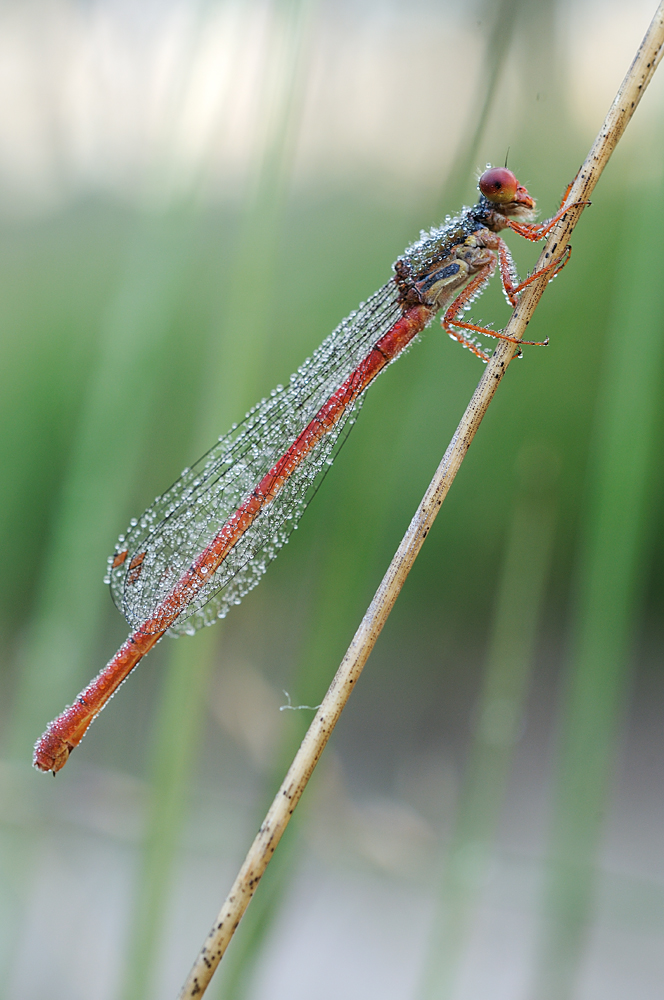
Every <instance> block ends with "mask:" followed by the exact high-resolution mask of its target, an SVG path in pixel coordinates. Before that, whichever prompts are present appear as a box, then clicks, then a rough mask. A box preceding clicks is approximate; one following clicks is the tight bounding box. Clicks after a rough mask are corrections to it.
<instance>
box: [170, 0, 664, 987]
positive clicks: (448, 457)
mask: <svg viewBox="0 0 664 1000" xmlns="http://www.w3.org/2000/svg"><path fill="white" fill-rule="evenodd" d="M663 45H664V0H662V2H661V3H660V5H659V7H658V9H657V12H656V14H655V16H654V18H653V21H652V23H651V25H650V27H649V29H648V31H647V33H646V35H645V38H644V39H643V42H642V43H641V46H640V48H639V50H638V52H637V54H636V56H635V58H634V61H633V62H632V65H631V66H630V68H629V70H628V72H627V75H626V77H625V79H624V80H623V83H622V85H621V87H620V89H619V91H618V94H617V95H616V98H615V100H614V102H613V104H612V105H611V108H610V109H609V112H608V114H607V116H606V119H605V120H604V124H603V125H602V128H601V129H600V131H599V133H598V135H597V138H596V139H595V141H594V143H593V145H592V147H591V149H590V152H589V153H588V156H587V157H586V160H585V162H584V163H583V165H582V167H581V169H580V170H579V172H578V174H577V176H576V178H575V180H574V183H573V184H572V186H571V188H570V191H569V194H568V199H567V200H568V203H569V204H571V205H572V203H574V204H573V205H572V207H571V208H570V209H569V211H568V212H567V213H565V215H564V216H563V218H562V219H561V220H560V222H559V223H558V224H557V225H556V226H555V227H554V229H553V230H552V232H551V233H550V234H549V237H548V239H547V241H546V244H545V246H544V249H543V250H542V253H541V255H540V258H539V261H538V262H537V267H536V270H543V269H545V268H546V267H547V265H549V264H550V263H551V261H552V260H554V259H556V258H558V257H560V255H561V254H562V253H563V252H564V251H565V248H566V247H567V244H568V242H569V238H570V235H571V233H572V231H573V229H574V227H575V226H576V223H577V222H578V220H579V217H580V215H581V212H582V211H583V208H584V205H583V204H581V203H583V202H587V200H588V198H589V196H590V194H591V192H592V191H593V189H594V187H595V185H596V184H597V181H598V180H599V178H600V176H601V174H602V171H603V170H604V167H605V166H606V164H607V162H608V160H609V158H610V156H611V153H612V152H613V150H614V149H615V147H616V145H617V143H618V142H619V140H620V138H621V136H622V134H623V132H624V131H625V128H626V126H627V124H628V122H629V120H630V119H631V117H632V115H633V114H634V111H635V110H636V107H637V105H638V103H639V101H640V99H641V97H642V96H643V93H644V91H645V89H646V87H647V86H648V84H649V83H650V80H651V79H652V76H653V74H654V72H655V69H656V68H657V65H658V64H659V61H660V59H661V57H662V51H663V49H662V46H663ZM547 283H548V278H547V275H546V274H543V275H542V277H541V278H539V279H538V280H536V281H534V282H533V283H532V284H530V285H528V287H527V288H526V289H524V292H523V294H522V296H521V298H520V300H519V302H518V304H517V306H516V308H515V310H514V312H513V313H512V316H511V318H510V321H509V323H508V324H507V327H506V328H505V333H506V334H507V335H508V336H510V337H513V338H514V339H515V341H516V342H517V343H512V342H509V341H501V342H500V343H499V344H498V346H497V348H496V350H495V352H494V354H493V356H492V358H491V360H490V361H489V363H488V364H487V366H486V368H485V370H484V374H483V376H482V378H481V379H480V382H479V384H478V386H477V388H476V389H475V392H474V393H473V396H472V399H471V400H470V403H469V404H468V407H467V409H466V412H465V413H464V415H463V417H462V419H461V422H460V424H459V426H458V427H457V430H456V431H455V433H454V436H453V438H452V440H451V442H450V444H449V446H448V448H447V451H446V452H445V455H444V456H443V460H442V462H441V463H440V465H439V466H438V469H437V470H436V474H435V475H434V478H433V479H432V481H431V483H430V485H429V488H428V489H427V491H426V493H425V495H424V497H423V499H422V501H421V503H420V505H419V507H418V508H417V511H416V512H415V516H414V517H413V519H412V521H411V523H410V525H409V527H408V530H407V531H406V534H405V535H404V537H403V539H402V541H401V544H400V545H399V548H398V549H397V552H396V554H395V556H394V558H393V559H392V562H391V563H390V566H389V568H388V570H387V572H386V574H385V576H384V577H383V580H382V582H381V584H380V586H379V588H378V590H377V591H376V594H375V595H374V598H373V600H372V602H371V604H370V606H369V608H368V610H367V612H366V614H365V616H364V618H363V619H362V621H361V623H360V626H359V628H358V630H357V632H356V633H355V635H354V637H353V641H352V642H351V644H350V646H349V648H348V651H347V652H346V655H345V656H344V658H343V660H342V662H341V665H340V666H339V669H338V670H337V673H336V674H335V677H334V679H333V681H332V683H331V685H330V687H329V689H328V692H327V694H326V695H325V698H324V700H323V702H322V704H321V706H320V708H319V709H318V711H317V712H316V717H315V718H314V720H313V722H312V723H311V726H310V727H309V729H308V731H307V734H306V736H305V737H304V740H303V741H302V744H301V746H300V749H299V750H298V752H297V754H296V755H295V758H294V760H293V763H292V764H291V766H290V768H289V770H288V773H287V775H286V777H285V779H284V781H283V784H282V785H281V787H280V789H279V791H278V792H277V795H276V797H275V799H274V801H273V803H272V805H271V806H270V809H269V811H268V813H267V815H266V817H265V819H264V821H263V823H262V825H261V828H260V830H259V831H258V833H257V835H256V838H255V840H254V842H253V844H252V845H251V847H250V849H249V853H248V854H247V857H246V859H245V861H244V864H243V865H242V867H241V869H240V871H239V873H238V875H237V878H236V879H235V882H234V883H233V886H232V888H231V891H230V893H229V895H228V897H227V898H226V900H225V902H224V904H223V906H222V908H221V911H220V913H219V915H218V917H217V919H216V920H215V922H214V924H213V927H212V929H211V931H210V933H209V935H208V937H207V939H206V941H205V944H204V945H203V948H202V949H201V952H200V954H199V956H198V958H197V959H196V962H195V963H194V966H193V968H192V970H191V972H190V973H189V976H188V977H187V980H186V982H185V984H184V986H183V987H182V990H181V992H180V994H179V1000H192V998H194V997H200V996H202V994H203V993H204V992H205V990H206V988H207V986H208V984H209V982H210V980H211V978H212V976H213V974H214V971H215V969H216V968H217V966H218V964H219V962H220V961H221V958H222V957H223V954H224V952H225V951H226V948H227V947H228V944H229V942H230V940H231V938H232V936H233V934H234V933H235V930H236V928H237V926H238V924H239V922H240V920H241V918H242V915H243V914H244V912H245V910H246V908H247V906H248V905H249V901H250V900H251V897H252V896H253V894H254V892H255V891H256V887H257V886H258V883H259V881H260V879H261V878H262V876H263V874H264V872H265V869H266V868H267V865H268V863H269V861H270V858H271V857H272V855H273V854H274V851H275V850H276V847H277V844H278V843H279V840H280V839H281V836H282V834H283V832H284V830H285V829H286V826H287V825H288V822H289V820H290V817H291V816H292V814H293V811H294V810H295V807H296V805H297V803H298V802H299V800H300V797H301V795H302V793H303V791H304V789H305V788H306V785H307V782H308V781H309V778H310V777H311V774H312V773H313V770H314V768H315V766H316V764H317V763H318V760H319V759H320V756H321V754H322V752H323V750H324V748H325V746H326V744H327V741H328V740H329V738H330V736H331V734H332V731H333V729H334V727H335V725H336V723H337V720H338V719H339V716H340V715H341V712H342V710H343V708H344V706H345V704H346V702H347V701H348V698H349V697H350V693H351V691H352V690H353V687H354V685H355V682H356V681H357V679H358V677H359V676H360V674H361V672H362V669H363V667H364V664H365V663H366V661H367V659H368V657H369V654H370V653H371V650H372V649H373V647H374V645H375V643H376V640H377V639H378V636H379V635H380V633H381V630H382V628H383V626H384V624H385V622H386V621H387V618H388V616H389V614H390V611H391V610H392V608H393V607H394V604H395V601H396V599H397V597H398V595H399V592H400V590H401V588H402V586H403V584H404V582H405V580H406V577H407V576H408V573H409V572H410V569H411V567H412V565H413V563H414V562H415V559H416V557H417V554H418V552H419V551H420V549H421V547H422V545H423V543H424V539H425V538H426V536H427V534H428V533H429V530H430V528H431V526H432V524H433V522H434V520H435V517H436V514H437V513H438V511H439V509H440V507H441V505H442V503H443V500H444V499H445V497H446V496H447V493H448V491H449V488H450V486H451V485H452V482H453V481H454V477H455V476H456V474H457V472H458V470H459V467H460V465H461V463H462V461H463V459H464V458H465V455H466V452H467V451H468V449H469V447H470V444H471V442H472V440H473V438H474V436H475V434H476V432H477V429H478V428H479V425H480V423H481V421H482V418H483V416H484V414H485V413H486V411H487V409H488V406H489V404H490V402H491V400H492V399H493V397H494V394H495V392H496V389H497V388H498V385H499V383H500V382H501V380H502V378H503V375H504V374H505V372H506V370H507V367H508V365H509V363H510V361H511V360H512V358H513V357H514V354H515V352H516V350H517V344H518V341H520V340H521V339H522V338H523V335H524V333H525V330H526V327H527V326H528V323H529V322H530V320H531V318H532V315H533V313H534V311H535V308H536V307H537V304H538V302H539V300H540V298H541V297H542V293H543V292H544V289H545V287H546V285H547Z"/></svg>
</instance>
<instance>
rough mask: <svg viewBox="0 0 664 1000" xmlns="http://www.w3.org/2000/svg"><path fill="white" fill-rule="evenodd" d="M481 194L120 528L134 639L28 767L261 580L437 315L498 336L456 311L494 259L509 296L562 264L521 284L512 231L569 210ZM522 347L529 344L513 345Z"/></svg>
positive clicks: (533, 233)
mask: <svg viewBox="0 0 664 1000" xmlns="http://www.w3.org/2000/svg"><path fill="white" fill-rule="evenodd" d="M479 189H480V198H479V201H478V202H477V204H476V205H474V206H473V207H472V208H464V209H463V211H462V212H461V213H460V214H459V215H458V216H455V217H454V218H447V219H446V220H445V223H444V224H443V225H442V226H440V227H438V228H435V229H432V230H431V231H429V232H423V233H422V234H421V236H420V239H419V240H417V242H416V243H413V245H412V246H410V247H408V249H407V250H406V251H405V252H404V253H403V255H402V256H401V257H399V259H398V260H397V262H396V264H395V265H394V275H393V276H392V278H390V280H389V281H388V282H387V284H386V285H384V286H383V287H382V288H381V289H380V290H379V291H377V292H376V293H375V294H374V295H372V296H371V298H370V299H368V300H367V301H366V302H364V303H362V305H360V307H359V308H358V309H357V311H356V312H354V313H351V315H350V316H348V318H347V319H345V320H344V321H343V322H342V323H341V324H340V325H339V326H338V327H337V329H336V330H335V331H334V332H333V333H332V334H331V335H330V336H329V337H328V338H327V340H324V341H323V343H322V344H321V346H320V347H319V348H318V350H317V351H315V352H314V354H313V355H312V356H311V357H310V358H309V359H308V360H307V361H305V362H304V364H303V365H302V367H301V368H299V369H298V371H297V372H295V374H294V375H292V376H291V379H290V382H289V383H288V385H286V386H281V385H280V386H277V388H276V389H275V390H274V391H273V392H272V393H271V395H270V396H269V397H268V398H267V399H264V400H262V401H261V402H260V403H259V404H258V405H257V406H255V407H254V409H253V410H251V411H250V412H249V413H248V414H247V416H246V417H245V419H244V420H243V421H242V422H241V423H240V424H238V425H237V426H234V427H233V428H232V429H231V430H230V431H229V433H228V434H226V435H224V436H223V437H221V438H219V440H218V442H217V443H216V444H215V445H214V447H213V448H212V449H211V450H210V451H209V452H207V454H205V455H203V457H202V458H201V459H200V460H199V461H198V462H196V464H195V465H193V466H192V467H191V468H190V469H185V470H184V472H183V473H182V475H181V476H180V478H179V479H178V480H177V482H175V483H174V484H173V486H171V487H170V489H168V490H167V491H166V492H165V493H164V494H163V495H162V496H160V497H157V499H156V500H155V502H154V503H153V504H152V506H151V507H148V509H147V510H146V511H145V513H144V514H143V515H142V516H141V517H140V518H138V519H136V520H133V521H132V522H131V524H130V526H129V528H128V530H127V532H126V533H125V534H124V535H121V536H120V538H119V540H118V544H117V546H116V549H115V552H114V554H113V555H112V556H111V557H110V558H109V567H108V576H107V582H108V583H109V584H110V588H111V594H112V596H113V600H114V602H115V604H116V605H117V607H118V608H119V609H120V610H121V611H122V613H123V614H124V615H125V617H126V618H127V621H128V622H129V624H130V626H131V628H132V630H133V631H132V634H131V635H130V636H129V638H128V639H127V640H126V641H125V643H124V644H123V645H122V646H121V647H120V649H119V650H118V652H117V653H116V654H115V656H114V657H113V659H112V660H111V661H110V662H109V663H108V665H107V666H106V667H104V669H103V670H102V671H101V673H99V674H98V676H97V677H96V678H95V679H94V680H93V681H91V683H90V684H89V685H88V686H87V687H86V688H85V689H84V690H83V691H82V692H81V693H80V694H79V695H78V697H77V698H76V700H75V702H74V704H73V705H71V706H70V707H68V708H67V709H65V711H64V712H63V713H62V714H61V715H60V716H58V718H57V719H55V720H54V721H53V722H52V723H51V724H50V725H49V726H48V728H47V730H46V732H45V733H44V735H43V736H42V737H41V739H40V740H39V742H38V743H37V745H36V747H35V754H34V764H35V766H36V767H37V768H39V769H41V770H43V771H52V772H53V773H55V772H56V771H59V770H60V768H61V767H63V766H64V764H65V763H66V761H67V758H68V757H69V754H70V753H71V751H72V750H73V748H74V747H75V746H77V745H78V744H79V743H80V741H81V739H82V738H83V735H84V734H85V732H86V730H87V728H88V726H89V725H90V723H91V722H92V720H93V719H94V718H95V716H97V715H98V714H99V712H100V711H101V710H102V708H103V707H104V705H105V704H106V702H107V701H108V700H109V698H110V697H111V696H112V695H113V694H114V692H115V691H116V690H117V689H118V687H119V686H120V684H122V682H123V681H124V680H125V679H126V677H127V676H128V675H129V673H130V672H131V671H132V670H133V668H134V667H135V666H136V664H137V663H138V661H139V660H140V659H141V658H142V657H143V656H144V655H145V654H146V653H147V652H148V650H150V649H151V648H152V647H153V646H154V645H155V643H157V642H158V641H159V640H160V639H161V638H162V636H163V635H164V634H165V633H166V632H169V631H170V632H172V633H193V632H195V631H196V629H198V628H200V627H201V626H202V625H206V624H210V623H211V622H213V621H214V620H215V619H216V618H223V617H224V616H225V615H226V614H227V612H228V611H229V609H230V608H231V607H232V606H233V605H234V604H239V603H240V600H241V599H242V597H243V596H244V595H245V594H246V593H248V591H250V590H251V589H252V588H253V587H255V586H256V584H257V583H258V582H259V580H260V578H261V576H262V575H263V573H264V572H265V569H266V567H267V564H268V563H269V562H270V560H272V559H273V558H274V557H275V555H276V554H277V552H278V551H279V549H280V548H281V547H282V545H283V544H284V543H285V542H286V540H287V539H288V536H289V535H290V533H291V531H292V530H293V528H294V527H295V525H296V522H297V521H298V519H299V518H300V517H301V515H302V512H303V511H304V509H305V507H306V506H307V503H308V501H309V499H310V497H311V495H312V494H313V493H314V492H315V490H316V489H317V487H318V485H319V484H320V480H321V478H322V477H323V476H324V474H325V472H326V471H327V469H328V468H329V466H330V465H331V464H332V462H333V460H334V457H335V454H336V452H337V451H338V449H339V447H340V444H341V442H342V440H343V439H344V437H345V435H346V434H347V433H348V431H349V430H350V428H351V426H352V425H353V423H354V421H355V419H356V416H357V412H358V410H359V407H360V405H361V402H362V398H363V395H364V392H365V390H366V389H367V387H368V386H369V385H370V384H371V382H373V380H374V379H375V378H376V376H377V375H378V374H379V373H380V372H381V371H383V370H384V369H385V368H386V366H387V365H388V364H390V362H392V361H393V360H394V359H395V358H396V357H398V355H399V354H401V353H402V351H403V350H404V348H406V347H407V346H408V344H409V343H410V342H411V341H412V340H413V338H414V337H416V336H417V334H418V333H420V332H421V331H422V330H423V329H424V328H425V327H426V326H427V325H428V324H429V323H430V322H431V320H432V319H433V318H434V316H435V315H436V313H437V312H439V311H440V310H441V309H443V310H444V313H443V318H442V321H441V322H442V326H443V328H444V329H445V330H446V331H447V333H449V334H450V336H452V337H454V338H455V339H456V340H458V341H460V342H461V343H462V344H463V345H464V346H465V347H467V348H469V349H470V350H471V351H472V352H473V353H474V354H476V355H477V356H478V357H479V358H481V359H482V360H484V361H487V360H488V356H487V354H486V353H485V352H484V350H483V348H482V346H481V344H480V342H479V340H478V334H487V335H488V336H491V337H499V338H502V339H504V340H509V339H510V338H509V337H505V335H504V334H502V333H500V332H497V331H493V330H489V329H487V328H485V327H481V326H477V325H476V324H473V323H468V322H465V321H463V320H462V319H461V318H460V317H461V315H462V313H463V312H464V310H465V309H467V308H468V306H469V304H470V303H471V302H472V301H473V299H475V298H476V297H477V296H478V295H479V294H480V293H481V291H482V290H483V289H484V287H485V285H486V283H487V282H488V280H489V278H490V277H491V275H492V274H493V272H494V271H495V269H496V266H498V269H499V272H500V277H501V281H502V286H503V289H504V292H505V295H506V297H507V300H508V302H509V303H510V304H511V305H512V306H515V305H516V303H517V297H518V295H519V293H520V292H521V291H522V290H523V288H525V287H526V285H528V284H530V282H532V281H534V280H535V278H538V277H540V276H541V275H544V274H547V273H548V274H549V275H550V276H551V277H553V276H554V275H555V274H556V273H557V272H558V271H559V270H560V268H561V267H562V266H563V264H564V262H565V260H566V257H565V260H563V259H558V260H553V261H552V263H551V264H549V265H547V266H546V267H545V268H544V269H543V270H541V271H538V272H536V273H535V274H533V275H531V276H530V278H528V279H527V280H526V281H524V282H521V283H519V280H518V278H517V275H516V269H515V267H514V264H513V262H512V258H511V256H510V252H509V250H508V248H507V245H506V243H505V242H504V241H503V239H502V238H501V237H500V236H499V235H498V234H499V233H500V232H501V230H503V229H511V230H513V231H514V232H515V233H518V234H519V235H520V236H524V237H525V238H526V239H528V240H540V239H542V238H543V237H544V236H545V235H546V234H547V233H548V232H549V231H550V230H551V228H552V227H553V226H554V225H555V223H556V222H557V221H558V220H559V219H560V218H562V216H563V215H564V213H565V211H566V210H567V208H568V207H570V206H565V202H564V201H563V206H562V207H561V209H560V211H559V212H558V213H557V214H556V215H555V216H553V218H551V219H549V220H547V221H546V222H543V223H541V224H539V225H535V224H533V222H532V219H533V217H534V212H535V200H534V199H533V198H532V197H531V196H530V195H529V194H528V192H527V190H526V189H525V187H523V186H522V185H521V184H519V183H518V181H517V179H516V177H515V176H514V174H513V173H512V172H511V171H510V170H507V168H501V167H497V168H488V169H487V170H486V171H485V172H484V173H483V174H482V176H481V177H480V180H479ZM520 343H533V342H532V341H521V342H520Z"/></svg>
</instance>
